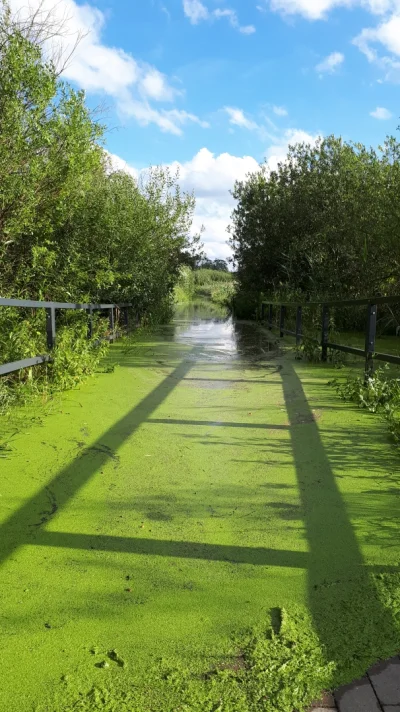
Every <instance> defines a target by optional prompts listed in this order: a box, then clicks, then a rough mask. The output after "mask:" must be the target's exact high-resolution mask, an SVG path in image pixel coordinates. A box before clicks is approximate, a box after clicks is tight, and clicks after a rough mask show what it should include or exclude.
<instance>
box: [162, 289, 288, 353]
mask: <svg viewBox="0 0 400 712" xmlns="http://www.w3.org/2000/svg"><path fill="white" fill-rule="evenodd" d="M174 331H175V336H174V340H175V341H176V342H177V343H181V344H185V345H189V346H191V347H192V348H195V351H194V352H193V356H192V358H193V359H196V360H200V359H201V360H203V359H204V360H212V361H222V360H227V359H228V360H232V361H234V360H244V361H250V362H260V363H261V362H262V361H263V360H266V359H270V358H271V356H272V354H274V355H276V354H277V345H276V342H275V341H271V337H269V336H268V335H267V334H265V332H263V331H261V330H260V329H259V328H258V327H257V325H256V324H253V323H250V322H242V321H237V320H236V319H234V317H232V315H231V314H230V313H229V312H228V310H227V309H226V308H225V307H222V306H219V305H216V304H213V303H212V302H209V301H201V302H193V303H191V304H188V305H179V306H178V307H177V308H176V312H175V318H174Z"/></svg>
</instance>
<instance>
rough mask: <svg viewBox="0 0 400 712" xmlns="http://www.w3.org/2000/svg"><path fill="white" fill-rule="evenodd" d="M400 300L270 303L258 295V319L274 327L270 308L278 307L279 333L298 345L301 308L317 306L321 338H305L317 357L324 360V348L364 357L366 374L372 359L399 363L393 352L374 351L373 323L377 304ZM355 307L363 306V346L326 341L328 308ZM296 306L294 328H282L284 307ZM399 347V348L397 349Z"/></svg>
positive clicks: (301, 320)
mask: <svg viewBox="0 0 400 712" xmlns="http://www.w3.org/2000/svg"><path fill="white" fill-rule="evenodd" d="M396 303H400V296H393V297H366V298H365V299H342V300H336V299H335V300H330V301H320V302H302V303H300V302H270V301H268V300H264V299H263V298H262V297H261V299H260V305H261V319H262V321H265V320H266V321H267V324H268V327H269V328H270V329H271V330H272V329H273V328H275V325H274V324H273V319H274V309H276V308H277V309H279V312H278V314H279V327H278V328H279V333H280V336H281V337H283V336H284V335H285V334H288V335H290V336H294V337H295V339H296V345H297V346H299V345H300V344H301V342H302V341H303V339H304V335H303V333H302V323H303V310H304V309H307V308H310V307H311V308H320V309H321V339H320V340H319V339H315V338H310V337H307V339H308V340H309V341H312V342H313V343H316V344H319V345H320V346H321V349H322V354H321V358H322V361H327V360H328V349H332V350H334V351H342V352H344V353H349V354H352V355H354V356H360V357H363V358H365V371H366V373H367V374H369V373H372V372H373V370H374V360H376V361H384V362H386V363H393V364H399V365H400V355H399V356H396V355H395V354H385V353H381V352H379V351H375V343H376V326H377V314H378V306H379V305H381V304H396ZM349 306H352V307H359V306H366V307H367V310H366V311H367V313H366V326H365V346H364V348H363V349H361V348H356V347H354V346H350V345H347V344H337V343H335V342H333V341H330V340H329V322H330V309H331V308H332V307H349ZM267 307H268V314H267V316H266V308H267ZM289 307H291V308H295V309H296V330H295V331H293V329H286V327H285V319H286V312H287V309H288V308H289ZM399 350H400V349H399Z"/></svg>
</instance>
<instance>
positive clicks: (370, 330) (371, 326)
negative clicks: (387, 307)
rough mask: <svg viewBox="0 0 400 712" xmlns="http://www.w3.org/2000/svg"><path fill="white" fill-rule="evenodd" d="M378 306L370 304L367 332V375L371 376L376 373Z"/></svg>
mask: <svg viewBox="0 0 400 712" xmlns="http://www.w3.org/2000/svg"><path fill="white" fill-rule="evenodd" d="M377 312H378V306H377V305H376V304H368V310H367V328H366V332H365V375H366V376H369V375H370V374H371V373H373V371H374V360H373V354H374V353H375V339H376V319H377Z"/></svg>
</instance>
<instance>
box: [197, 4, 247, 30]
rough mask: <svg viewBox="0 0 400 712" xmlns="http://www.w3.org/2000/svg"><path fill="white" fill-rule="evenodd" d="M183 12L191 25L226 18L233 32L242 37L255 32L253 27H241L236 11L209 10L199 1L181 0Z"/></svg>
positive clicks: (223, 9)
mask: <svg viewBox="0 0 400 712" xmlns="http://www.w3.org/2000/svg"><path fill="white" fill-rule="evenodd" d="M183 12H184V13H185V15H186V17H187V18H188V19H189V20H190V22H191V23H192V25H198V24H199V22H201V21H202V20H212V19H216V20H220V19H222V18H224V17H225V18H226V19H227V20H228V22H229V24H230V25H231V27H233V28H234V29H235V30H238V31H239V32H241V33H242V34H243V35H252V34H254V32H255V31H256V28H255V27H254V25H241V24H240V22H239V18H238V16H237V12H236V10H232V9H231V8H219V7H217V8H216V9H215V10H209V9H208V8H207V7H206V6H205V5H204V4H203V3H202V2H201V0H183Z"/></svg>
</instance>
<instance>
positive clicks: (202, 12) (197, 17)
mask: <svg viewBox="0 0 400 712" xmlns="http://www.w3.org/2000/svg"><path fill="white" fill-rule="evenodd" d="M183 12H184V13H185V15H186V17H188V18H189V20H190V22H191V23H192V25H197V24H198V23H199V22H201V20H208V18H209V16H210V13H209V12H208V9H207V8H206V6H205V5H203V3H202V2H200V0H183Z"/></svg>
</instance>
